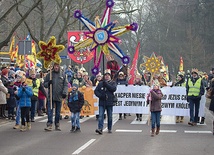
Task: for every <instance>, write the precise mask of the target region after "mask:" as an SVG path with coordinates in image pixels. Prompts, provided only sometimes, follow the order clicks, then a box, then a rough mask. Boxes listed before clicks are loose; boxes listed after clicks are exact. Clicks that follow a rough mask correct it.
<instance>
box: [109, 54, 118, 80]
mask: <svg viewBox="0 0 214 155" xmlns="http://www.w3.org/2000/svg"><path fill="white" fill-rule="evenodd" d="M106 58H107V69H110V70H111V79H113V78H114V76H115V75H116V73H117V72H118V70H119V69H120V68H119V65H118V63H117V61H116V60H114V57H113V56H112V55H108V56H107V57H106Z"/></svg>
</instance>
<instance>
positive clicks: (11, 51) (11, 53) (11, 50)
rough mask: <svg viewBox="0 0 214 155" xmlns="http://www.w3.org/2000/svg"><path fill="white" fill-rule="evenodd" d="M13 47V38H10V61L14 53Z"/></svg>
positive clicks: (12, 59)
mask: <svg viewBox="0 0 214 155" xmlns="http://www.w3.org/2000/svg"><path fill="white" fill-rule="evenodd" d="M14 46H15V36H13V37H12V40H11V43H10V49H9V55H10V60H11V61H14V57H13V53H14Z"/></svg>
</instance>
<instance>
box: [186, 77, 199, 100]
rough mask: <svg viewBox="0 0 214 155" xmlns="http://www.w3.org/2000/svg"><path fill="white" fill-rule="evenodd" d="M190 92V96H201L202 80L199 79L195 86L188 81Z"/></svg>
mask: <svg viewBox="0 0 214 155" xmlns="http://www.w3.org/2000/svg"><path fill="white" fill-rule="evenodd" d="M188 86H189V92H188V96H199V93H200V87H201V78H199V79H198V80H197V81H196V82H195V84H194V85H193V83H192V81H191V79H190V78H189V80H188Z"/></svg>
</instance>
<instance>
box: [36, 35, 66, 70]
mask: <svg viewBox="0 0 214 155" xmlns="http://www.w3.org/2000/svg"><path fill="white" fill-rule="evenodd" d="M39 48H40V51H39V52H38V53H37V55H36V57H37V58H38V59H44V68H46V69H47V68H48V66H49V65H50V63H51V62H52V61H53V62H55V63H57V64H60V63H61V62H62V60H61V58H60V56H59V53H60V52H62V51H63V50H64V49H65V46H63V45H56V38H55V37H54V36H52V37H51V38H50V40H49V41H48V43H45V42H44V41H39Z"/></svg>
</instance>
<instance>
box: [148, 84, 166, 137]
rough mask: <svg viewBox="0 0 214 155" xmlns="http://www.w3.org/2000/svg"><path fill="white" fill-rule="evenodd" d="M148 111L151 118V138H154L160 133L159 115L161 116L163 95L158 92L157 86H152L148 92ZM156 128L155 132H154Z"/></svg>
mask: <svg viewBox="0 0 214 155" xmlns="http://www.w3.org/2000/svg"><path fill="white" fill-rule="evenodd" d="M149 95H150V97H151V102H150V111H151V118H152V124H151V130H152V132H151V136H152V137H154V135H155V134H156V135H158V134H159V131H160V115H161V111H162V109H161V98H162V97H163V94H162V92H161V90H160V86H159V85H158V84H155V85H154V86H153V89H152V90H151V91H150V94H149ZM155 127H156V131H155Z"/></svg>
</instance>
